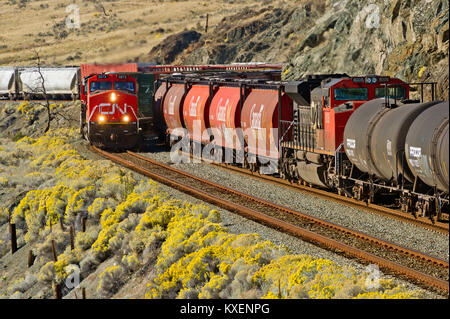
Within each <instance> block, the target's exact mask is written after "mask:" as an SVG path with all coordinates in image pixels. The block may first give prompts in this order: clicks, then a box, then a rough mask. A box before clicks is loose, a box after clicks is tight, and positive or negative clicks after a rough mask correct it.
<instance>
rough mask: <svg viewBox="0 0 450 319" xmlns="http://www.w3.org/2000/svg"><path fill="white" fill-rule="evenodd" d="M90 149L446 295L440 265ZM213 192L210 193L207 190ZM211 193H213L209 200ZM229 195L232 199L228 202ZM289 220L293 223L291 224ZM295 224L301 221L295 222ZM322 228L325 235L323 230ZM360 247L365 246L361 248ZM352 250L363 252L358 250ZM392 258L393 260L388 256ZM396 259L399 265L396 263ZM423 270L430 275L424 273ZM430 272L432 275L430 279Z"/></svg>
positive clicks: (160, 167) (167, 170)
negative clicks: (308, 227) (275, 214)
mask: <svg viewBox="0 0 450 319" xmlns="http://www.w3.org/2000/svg"><path fill="white" fill-rule="evenodd" d="M93 149H94V150H95V151H97V152H99V153H100V154H102V155H103V156H105V157H107V158H109V159H111V160H113V161H114V162H116V163H119V164H121V165H123V166H125V167H128V168H130V169H132V170H134V171H136V172H138V173H141V174H143V175H145V176H148V177H150V178H152V179H154V180H157V181H159V182H161V183H163V184H166V185H168V186H170V187H173V188H176V189H178V190H180V191H182V192H185V193H187V194H190V195H192V196H194V197H196V198H199V199H202V200H205V201H207V202H209V203H212V204H215V205H218V206H220V207H223V208H225V209H227V210H230V211H233V212H236V213H239V214H240V215H242V216H245V217H247V218H250V219H253V220H256V221H258V222H260V223H263V224H266V225H268V226H271V227H273V228H277V229H280V230H282V231H285V232H288V233H290V234H293V235H295V236H298V237H300V238H302V239H303V240H305V241H308V242H311V243H313V244H315V245H318V246H320V247H324V248H326V249H329V250H332V251H335V252H338V253H341V254H344V255H346V256H349V257H353V258H356V259H358V260H361V261H362V262H365V263H376V264H378V265H379V267H380V268H381V269H383V270H385V271H387V272H391V273H395V274H397V275H400V276H404V277H407V278H409V279H410V280H412V281H414V282H416V283H419V284H421V285H424V286H427V287H432V288H435V289H437V290H438V291H440V292H441V293H445V294H447V295H448V293H449V283H448V269H449V264H448V262H446V261H443V260H441V259H438V258H435V257H431V256H427V255H425V254H422V253H420V252H417V251H414V250H410V249H408V248H405V247H401V246H398V245H395V244H393V243H390V242H386V241H383V240H380V239H377V238H374V237H371V236H368V235H365V234H363V233H360V232H357V231H354V230H351V229H348V228H345V227H341V226H338V225H335V224H332V223H329V222H326V221H323V220H321V219H318V218H314V217H311V216H309V215H306V214H302V213H300V212H297V211H293V210H290V209H289V208H286V207H283V206H279V205H276V204H273V203H269V202H267V201H264V200H262V199H259V198H256V197H253V196H250V195H247V194H244V193H240V192H238V191H236V190H232V189H229V188H227V187H224V186H222V185H218V184H215V183H212V182H210V181H208V180H204V179H201V178H199V177H197V176H194V175H191V174H188V173H186V172H183V171H180V170H178V169H175V168H173V167H170V166H168V165H165V164H162V163H159V162H156V161H153V160H151V159H149V158H147V157H144V156H141V155H138V154H135V153H132V152H128V154H125V155H126V156H129V158H128V159H126V158H124V157H126V156H124V154H122V155H120V156H118V155H113V154H110V153H108V152H105V151H102V150H99V149H97V148H93ZM136 159H137V160H138V161H142V163H140V164H136V163H134V162H132V160H133V161H135V160H136ZM144 163H148V164H149V165H150V167H146V166H147V165H145V164H144ZM170 175H171V176H170ZM194 181H195V183H197V186H196V187H195V186H193V185H189V184H190V183H191V184H192V183H194ZM195 183H194V184H195ZM213 188H215V189H216V191H212V190H213ZM214 192H216V193H217V194H216V195H214V194H213V193H214ZM219 194H220V195H219ZM230 194H232V195H230ZM227 196H228V197H227ZM229 196H234V197H233V198H232V200H230V199H229V198H230V197H229ZM238 198H239V199H238ZM254 203H256V204H254ZM249 206H250V207H251V208H250V207H249ZM268 211H272V212H273V211H276V212H278V213H279V214H280V215H279V217H280V218H278V217H276V216H274V215H272V216H271V215H269V214H267V212H268ZM287 216H290V217H287ZM292 218H295V219H296V220H297V221H295V222H291V220H292ZM290 219H291V220H290ZM298 220H302V221H301V222H298ZM299 225H303V226H305V225H310V226H311V229H313V230H311V229H310V230H308V229H307V227H303V226H299ZM324 229H326V230H325V231H324ZM317 230H320V232H317ZM337 234H338V235H337ZM346 241H347V242H346ZM353 242H354V243H353ZM364 243H367V245H365V244H364ZM358 246H360V247H364V249H361V248H359V247H358ZM366 249H368V250H370V251H367V250H366ZM374 252H375V253H374ZM377 252H378V253H377ZM376 253H377V254H376ZM393 254H394V255H395V256H394V257H395V258H393V257H392V256H393ZM385 255H391V259H388V258H385ZM397 258H398V260H400V261H401V262H402V263H399V262H397V261H396V260H397ZM392 259H394V260H392ZM403 263H405V264H408V265H405V264H403ZM410 265H411V267H410ZM417 269H421V270H423V271H420V270H417ZM428 269H431V270H430V271H428ZM431 273H432V274H433V275H435V276H433V275H430V274H431Z"/></svg>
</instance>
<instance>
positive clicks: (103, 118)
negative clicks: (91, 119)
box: [98, 115, 106, 123]
mask: <svg viewBox="0 0 450 319" xmlns="http://www.w3.org/2000/svg"><path fill="white" fill-rule="evenodd" d="M105 120H106V118H105V116H103V115H100V116H99V117H98V121H99V122H100V123H103V122H105Z"/></svg>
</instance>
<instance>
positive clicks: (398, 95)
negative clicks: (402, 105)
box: [375, 86, 406, 100]
mask: <svg viewBox="0 0 450 319" xmlns="http://www.w3.org/2000/svg"><path fill="white" fill-rule="evenodd" d="M388 93H389V97H390V98H391V99H398V100H402V99H405V98H406V88H405V87H404V86H395V87H389V88H388ZM385 95H386V94H385V88H384V87H381V88H375V98H379V97H385Z"/></svg>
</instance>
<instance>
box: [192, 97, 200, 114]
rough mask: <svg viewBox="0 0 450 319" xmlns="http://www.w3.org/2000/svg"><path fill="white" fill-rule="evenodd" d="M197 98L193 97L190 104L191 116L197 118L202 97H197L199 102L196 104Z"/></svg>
mask: <svg viewBox="0 0 450 319" xmlns="http://www.w3.org/2000/svg"><path fill="white" fill-rule="evenodd" d="M194 99H195V97H194V96H193V97H191V101H190V103H189V116H193V117H195V116H197V106H198V102H200V96H198V97H197V101H195V102H194Z"/></svg>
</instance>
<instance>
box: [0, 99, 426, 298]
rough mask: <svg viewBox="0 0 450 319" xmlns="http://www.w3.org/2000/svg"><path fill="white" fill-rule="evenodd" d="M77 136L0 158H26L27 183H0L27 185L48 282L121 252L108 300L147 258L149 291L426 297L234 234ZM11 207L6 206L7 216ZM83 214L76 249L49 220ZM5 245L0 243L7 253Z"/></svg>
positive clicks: (28, 227)
mask: <svg viewBox="0 0 450 319" xmlns="http://www.w3.org/2000/svg"><path fill="white" fill-rule="evenodd" d="M26 107H27V106H26V105H23V107H22V109H23V110H24V112H25V110H26ZM78 135H79V134H78V132H77V130H73V129H72V130H71V129H58V130H50V131H49V132H48V133H47V134H45V135H43V136H41V137H39V138H36V139H32V138H28V137H23V138H21V139H20V140H18V141H17V142H15V143H11V144H8V145H5V146H2V150H0V165H10V164H12V165H13V166H15V165H18V164H23V163H25V164H27V165H25V166H27V171H26V172H25V173H24V174H23V176H24V178H23V180H22V181H20V180H17V179H16V180H15V179H14V178H13V177H11V178H10V177H9V175H5V172H3V171H2V177H0V186H3V185H6V184H7V185H8V186H10V185H15V184H17V188H19V187H27V188H24V189H26V190H29V191H28V192H27V193H26V195H25V196H24V197H23V198H22V199H21V201H20V202H19V204H18V205H17V206H16V207H15V208H14V209H13V210H12V212H11V215H12V218H13V221H14V222H15V223H16V225H17V227H18V228H19V231H23V232H24V233H25V241H26V242H27V243H32V244H33V243H35V241H36V240H37V239H39V242H38V243H36V244H37V254H38V258H39V259H38V261H39V262H41V263H42V264H44V266H43V267H41V269H40V272H39V280H40V281H43V282H52V281H56V282H61V281H62V280H64V279H65V278H67V276H68V274H69V272H68V270H67V269H68V267H69V265H73V264H75V265H80V270H81V271H82V273H83V277H84V278H86V276H87V275H88V274H89V273H91V272H93V271H95V269H96V268H97V267H98V264H99V263H101V262H102V261H104V260H106V258H107V257H110V256H112V255H115V258H117V259H110V260H116V261H118V263H119V265H116V264H114V265H113V266H110V267H107V268H106V269H105V270H104V271H103V272H102V273H101V274H100V275H99V276H98V279H99V282H98V287H97V293H98V294H99V295H101V296H103V297H110V296H112V295H113V294H114V293H115V292H116V291H117V290H118V289H119V288H120V286H121V284H123V281H124V276H125V275H126V274H129V273H130V272H134V271H136V270H137V269H139V267H142V265H144V264H146V263H149V262H151V265H153V263H154V267H153V268H154V270H155V272H156V276H155V278H154V279H153V280H152V281H151V282H149V283H148V291H147V293H146V295H145V297H146V298H230V297H231V298H414V297H417V296H419V294H418V293H417V292H416V291H410V290H407V289H406V288H404V287H402V286H399V285H398V284H396V283H394V282H392V281H389V280H385V279H380V281H379V286H378V287H377V288H366V286H367V285H365V282H366V279H367V277H368V274H367V273H358V272H357V271H356V270H355V269H353V268H351V267H342V266H339V265H338V264H336V263H334V262H332V261H330V260H326V259H320V258H314V257H312V256H306V255H292V254H289V252H288V251H287V250H286V249H285V248H284V247H283V246H277V245H275V244H273V243H271V242H269V241H264V240H263V239H262V238H261V237H260V236H259V235H258V234H241V235H237V234H233V233H230V232H228V230H227V229H226V228H225V227H224V226H223V225H222V224H221V219H220V215H219V213H218V212H217V211H216V210H210V209H209V208H208V207H206V206H203V205H195V204H191V203H187V202H181V201H179V200H174V199H171V198H170V196H169V195H168V194H165V193H162V192H161V191H160V190H159V187H158V185H157V183H155V182H153V181H150V180H148V179H144V180H138V178H137V177H136V176H135V175H133V174H132V173H130V172H129V171H126V170H124V169H121V168H119V167H117V166H116V165H114V164H112V163H111V162H109V161H106V160H88V159H85V158H83V156H81V155H80V154H79V152H78V151H77V150H76V149H75V147H74V146H73V143H74V142H76V141H78V140H79V136H78ZM10 146H11V147H10ZM23 166H24V165H22V166H21V167H23ZM2 167H3V166H2ZM3 175H4V176H5V177H3ZM1 178H4V179H1ZM5 179H6V181H5ZM29 182H32V183H31V184H30V183H29ZM21 183H22V184H21ZM27 183H28V184H27ZM29 185H31V186H29ZM38 185H39V187H34V186H38ZM13 187H14V186H13ZM8 214H9V211H8V210H7V209H5V208H3V209H1V208H0V219H1V220H2V221H3V220H5V219H7V215H8ZM82 216H85V217H88V229H87V231H86V232H84V233H82V232H79V231H78V232H77V234H76V237H75V250H73V251H72V250H70V245H69V233H68V227H67V228H66V230H65V231H63V230H61V229H60V228H59V227H58V228H57V229H55V228H53V229H52V230H51V231H50V226H51V225H55V224H58V223H59V222H60V220H61V219H62V221H63V222H64V223H65V224H66V226H68V225H72V224H74V225H76V227H78V228H77V229H79V227H80V220H81V217H82ZM53 227H55V226H53ZM42 237H43V238H42ZM52 238H54V240H55V245H56V249H57V252H59V253H60V254H59V255H58V261H57V262H54V261H49V260H51V258H52V251H51V244H50V243H51V239H52ZM3 246H5V247H6V245H4V244H3V243H2V242H0V250H1V251H3V250H4V249H3ZM61 252H63V253H61ZM108 262H109V261H108Z"/></svg>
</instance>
